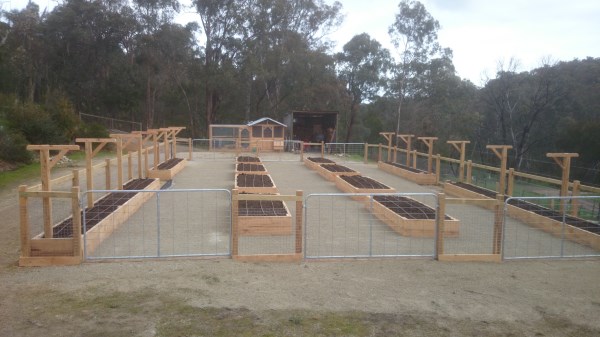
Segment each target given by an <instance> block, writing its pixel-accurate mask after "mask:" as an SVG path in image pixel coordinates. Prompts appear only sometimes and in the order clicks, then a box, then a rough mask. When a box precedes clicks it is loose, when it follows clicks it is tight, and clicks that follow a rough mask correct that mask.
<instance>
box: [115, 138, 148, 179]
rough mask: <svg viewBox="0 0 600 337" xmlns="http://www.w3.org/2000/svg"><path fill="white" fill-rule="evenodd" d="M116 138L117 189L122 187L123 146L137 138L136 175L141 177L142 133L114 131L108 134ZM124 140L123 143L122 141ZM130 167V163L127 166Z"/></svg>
mask: <svg viewBox="0 0 600 337" xmlns="http://www.w3.org/2000/svg"><path fill="white" fill-rule="evenodd" d="M110 136H111V137H112V138H115V139H116V143H117V168H118V170H117V189H119V190H122V189H123V148H124V147H127V146H129V144H131V143H132V142H133V140H137V143H138V146H137V148H138V149H137V152H138V177H140V178H141V177H142V135H140V134H135V133H134V134H131V133H129V134H124V133H123V134H122V133H115V134H111V135H110ZM123 140H125V143H123ZM129 167H131V165H130V166H129Z"/></svg>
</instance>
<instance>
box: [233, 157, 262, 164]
mask: <svg viewBox="0 0 600 337" xmlns="http://www.w3.org/2000/svg"><path fill="white" fill-rule="evenodd" d="M236 161H237V162H238V163H254V164H257V163H260V158H258V157H252V156H239V157H237V158H236Z"/></svg>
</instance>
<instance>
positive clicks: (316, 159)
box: [307, 157, 335, 164]
mask: <svg viewBox="0 0 600 337" xmlns="http://www.w3.org/2000/svg"><path fill="white" fill-rule="evenodd" d="M307 159H308V160H310V161H312V162H313V163H319V164H335V162H334V161H333V160H331V159H327V158H321V157H309V158H307Z"/></svg>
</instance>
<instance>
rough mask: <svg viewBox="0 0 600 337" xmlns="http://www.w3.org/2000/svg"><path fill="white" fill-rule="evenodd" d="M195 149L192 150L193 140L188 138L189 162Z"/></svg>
mask: <svg viewBox="0 0 600 337" xmlns="http://www.w3.org/2000/svg"><path fill="white" fill-rule="evenodd" d="M192 154H193V148H192V138H188V160H192Z"/></svg>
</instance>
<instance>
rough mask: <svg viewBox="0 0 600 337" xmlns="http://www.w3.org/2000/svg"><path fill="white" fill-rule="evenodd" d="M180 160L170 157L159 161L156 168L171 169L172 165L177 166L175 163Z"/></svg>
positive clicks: (180, 159) (180, 160)
mask: <svg viewBox="0 0 600 337" xmlns="http://www.w3.org/2000/svg"><path fill="white" fill-rule="evenodd" d="M182 161H183V159H182V158H172V159H169V160H167V161H165V162H163V163H160V164H159V165H158V166H157V168H156V169H157V170H169V169H172V168H173V167H175V166H177V164H179V163H181V162H182Z"/></svg>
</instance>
